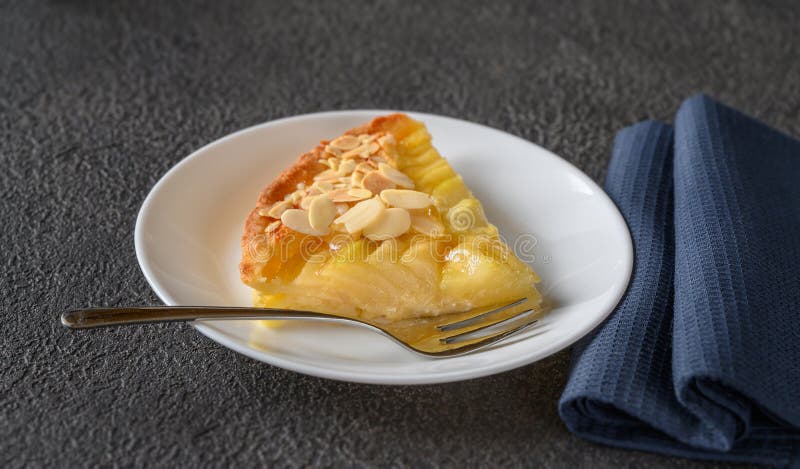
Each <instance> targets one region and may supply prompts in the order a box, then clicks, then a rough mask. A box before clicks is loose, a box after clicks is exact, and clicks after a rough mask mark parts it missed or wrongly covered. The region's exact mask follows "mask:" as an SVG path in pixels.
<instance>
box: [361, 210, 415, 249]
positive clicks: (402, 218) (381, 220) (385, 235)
mask: <svg viewBox="0 0 800 469" xmlns="http://www.w3.org/2000/svg"><path fill="white" fill-rule="evenodd" d="M409 228H411V216H410V215H409V214H408V210H406V209H402V208H387V209H385V210H384V211H383V213H381V214H380V215H379V216H378V217H377V218H376V219H375V220H374V221H373V222H372V223H370V224H369V225H367V226H365V227H364V236H366V237H367V238H369V239H371V240H373V241H383V240H386V239H391V238H396V237H398V236H400V235H402V234H403V233H406V232H407V231H408V229H409Z"/></svg>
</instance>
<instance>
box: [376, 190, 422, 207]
mask: <svg viewBox="0 0 800 469" xmlns="http://www.w3.org/2000/svg"><path fill="white" fill-rule="evenodd" d="M381 199H383V201H384V202H386V203H387V204H389V205H391V206H392V207H399V208H405V209H415V208H425V207H430V206H431V205H433V199H432V198H431V196H429V195H428V194H426V193H424V192H419V191H412V190H408V189H386V190H384V191H381Z"/></svg>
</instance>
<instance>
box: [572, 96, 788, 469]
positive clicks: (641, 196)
mask: <svg viewBox="0 0 800 469" xmlns="http://www.w3.org/2000/svg"><path fill="white" fill-rule="evenodd" d="M605 188H606V191H607V192H608V193H609V195H610V196H611V198H612V199H613V200H614V201H615V203H616V204H617V206H618V207H619V209H620V211H621V212H622V214H623V215H624V216H625V219H626V220H627V222H628V225H629V226H630V229H631V235H632V237H633V243H634V249H635V265H634V272H633V278H632V281H631V285H630V286H629V288H628V291H627V293H626V294H625V297H624V298H623V299H622V301H621V302H620V304H619V305H618V306H617V308H616V310H615V311H614V313H613V314H612V315H611V316H610V318H609V320H608V321H606V322H605V323H604V324H603V325H602V326H600V327H599V328H598V330H597V331H595V333H594V334H593V335H592V336H591V337H589V338H587V339H585V340H584V341H582V342H581V343H580V344H579V345H578V346H577V347H576V350H575V357H574V363H573V369H572V372H571V374H570V378H569V382H568V383H567V387H566V389H565V390H564V394H563V395H562V396H561V400H560V402H559V412H560V414H561V418H562V419H563V420H564V422H565V424H566V425H567V427H568V428H569V429H570V430H571V431H573V432H575V433H576V434H578V435H579V436H582V437H585V438H587V439H590V440H594V441H598V442H602V443H606V444H610V445H615V446H621V447H626V448H633V449H641V450H648V451H655V452H660V453H665V454H670V455H678V456H685V457H692V458H702V459H718V460H728V461H737V462H752V463H763V464H772V465H777V466H791V467H800V141H798V140H795V139H792V138H791V137H789V136H787V135H785V134H782V133H780V132H778V131H776V130H774V129H772V128H770V127H768V126H766V125H765V124H763V123H761V122H759V121H757V120H755V119H753V118H751V117H748V116H746V115H744V114H742V113H740V112H738V111H736V110H734V109H731V108H729V107H727V106H725V105H723V104H720V103H718V102H716V101H714V100H712V99H711V98H708V97H706V96H702V95H701V96H695V97H693V98H690V99H689V100H687V101H685V102H684V103H683V105H682V106H681V107H680V110H679V111H678V114H677V116H676V118H675V127H674V128H673V127H671V126H669V125H666V124H662V123H658V122H652V121H649V122H643V123H640V124H637V125H634V126H632V127H629V128H626V129H623V130H622V131H620V132H619V134H618V135H617V138H616V141H615V143H614V150H613V155H612V158H611V164H610V167H609V173H608V177H607V179H606V185H605Z"/></svg>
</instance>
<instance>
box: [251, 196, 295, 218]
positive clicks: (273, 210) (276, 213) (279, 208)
mask: <svg viewBox="0 0 800 469" xmlns="http://www.w3.org/2000/svg"><path fill="white" fill-rule="evenodd" d="M290 208H292V204H291V202H289V201H287V200H282V201H280V202H276V203H275V204H273V205H272V207H270V208H269V209H268V210H267V214H266V215H267V216H269V217H272V218H280V217H281V214H282V213H283V212H285V211H286V210H288V209H290ZM263 211H264V209H263V208H262V209H261V210H260V211H259V215H262V216H263V215H264V214H263V213H261V212H263Z"/></svg>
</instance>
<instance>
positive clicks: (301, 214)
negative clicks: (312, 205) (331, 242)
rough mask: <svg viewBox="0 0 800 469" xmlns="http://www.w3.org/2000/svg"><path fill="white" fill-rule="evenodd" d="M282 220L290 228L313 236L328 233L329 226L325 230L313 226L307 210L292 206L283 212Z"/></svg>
mask: <svg viewBox="0 0 800 469" xmlns="http://www.w3.org/2000/svg"><path fill="white" fill-rule="evenodd" d="M281 221H282V222H283V224H284V225H286V226H287V227H288V228H289V229H291V230H294V231H297V232H298V233H302V234H307V235H311V236H324V235H326V234H328V228H327V227H326V228H325V229H324V230H318V229H315V228H313V227H312V226H311V223H309V221H308V211H307V210H299V209H296V208H290V209H289V210H287V211H285V212H283V215H281Z"/></svg>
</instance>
